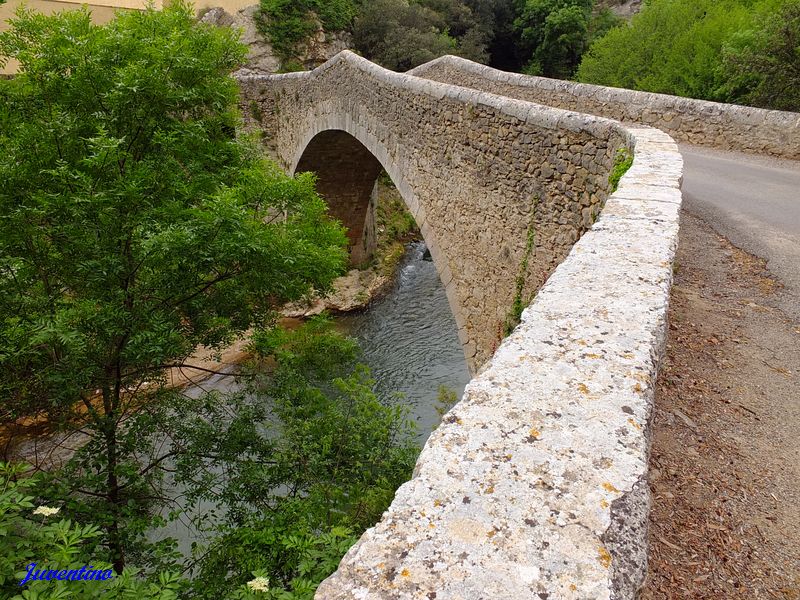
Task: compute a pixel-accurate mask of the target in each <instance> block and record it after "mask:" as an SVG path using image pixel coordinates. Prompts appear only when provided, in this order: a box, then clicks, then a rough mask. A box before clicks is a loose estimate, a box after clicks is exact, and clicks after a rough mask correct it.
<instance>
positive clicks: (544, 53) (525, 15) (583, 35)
mask: <svg viewBox="0 0 800 600" xmlns="http://www.w3.org/2000/svg"><path fill="white" fill-rule="evenodd" d="M593 4H594V2H593V0H525V2H524V3H523V4H522V7H521V9H520V12H519V16H518V17H517V20H516V21H515V25H516V27H517V29H519V31H520V39H521V41H522V45H523V49H524V50H525V51H526V53H528V52H530V54H531V59H530V62H529V63H528V65H527V66H526V67H525V72H526V73H529V74H531V75H539V74H543V75H547V76H550V77H569V76H570V75H571V74H572V71H574V69H575V67H576V66H577V64H578V62H579V60H580V57H581V55H582V54H583V52H584V50H585V49H586V46H587V44H588V39H589V22H590V20H591V13H592V6H593Z"/></svg>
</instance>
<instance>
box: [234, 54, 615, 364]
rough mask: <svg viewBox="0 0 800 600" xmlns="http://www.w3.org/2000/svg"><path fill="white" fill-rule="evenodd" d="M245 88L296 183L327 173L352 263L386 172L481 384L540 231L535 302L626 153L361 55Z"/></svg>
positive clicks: (598, 136)
mask: <svg viewBox="0 0 800 600" xmlns="http://www.w3.org/2000/svg"><path fill="white" fill-rule="evenodd" d="M239 82H240V85H241V88H242V105H243V112H244V113H245V114H246V116H247V118H248V119H249V122H250V125H251V126H255V127H258V128H259V129H261V131H263V132H264V135H265V136H267V137H266V138H265V143H266V145H267V146H268V147H269V148H270V149H271V151H272V152H273V154H274V155H275V156H276V157H277V158H278V159H279V161H280V162H281V163H282V164H283V165H284V167H285V168H286V169H287V170H288V171H289V172H294V171H295V170H296V169H298V168H300V169H302V170H314V171H316V172H317V174H318V176H319V188H320V190H322V191H323V192H324V197H325V198H326V200H327V201H328V203H329V206H330V208H331V212H332V213H333V214H334V215H335V216H336V217H338V218H340V219H341V220H342V221H343V222H344V224H345V225H346V226H347V227H348V229H349V230H350V232H351V235H352V237H351V245H352V247H353V249H354V251H356V250H358V251H360V249H361V246H362V240H361V237H362V236H363V235H365V232H368V230H369V227H367V226H366V225H365V223H366V221H365V219H366V216H368V212H367V207H368V205H369V199H370V198H369V197H370V193H371V186H370V185H369V182H368V181H366V179H365V178H366V177H367V176H371V177H372V178H375V177H376V173H377V170H376V169H375V166H376V165H377V166H378V167H380V166H382V167H383V168H385V169H386V171H387V172H388V173H389V175H390V176H391V178H392V180H393V181H394V183H395V184H396V186H397V188H398V190H399V192H400V194H401V195H402V197H403V199H404V200H405V202H406V204H407V205H408V207H409V209H410V210H411V213H412V214H413V215H414V217H415V219H416V221H417V224H418V225H419V226H420V229H421V231H422V235H423V237H424V238H425V241H426V243H427V244H428V247H429V248H430V250H431V255H432V257H433V261H434V263H435V264H436V268H437V270H438V272H439V275H440V277H441V279H442V282H443V284H444V286H445V289H446V290H447V297H448V299H449V301H450V306H451V308H452V310H453V314H454V316H455V320H456V325H457V327H458V331H459V338H460V340H461V343H462V344H463V346H464V351H465V355H466V357H467V361H468V364H469V365H470V367H471V368H472V369H473V371H474V370H475V369H476V368H477V367H478V366H480V365H481V364H482V363H484V362H485V361H486V360H487V359H488V358H489V357H490V356H491V355H492V353H493V352H494V350H495V349H496V347H497V345H498V344H499V342H500V340H501V339H502V335H503V327H504V323H505V321H506V320H507V319H508V316H509V313H510V312H511V308H512V305H513V303H514V297H515V293H516V291H515V287H516V280H517V277H518V274H519V271H520V266H521V264H522V262H523V258H524V253H525V247H526V241H527V239H528V231H529V227H533V229H534V230H535V242H536V244H535V250H534V253H533V256H532V257H531V260H530V261H529V263H528V268H527V272H526V273H525V274H524V280H525V285H524V291H523V297H524V298H525V299H527V300H529V299H530V298H531V297H532V296H533V294H534V293H535V291H536V290H537V289H538V288H539V287H540V286H541V285H542V283H544V281H545V279H546V278H547V276H548V275H549V274H550V273H551V272H552V270H553V268H555V266H556V265H557V264H558V263H560V262H561V261H562V260H563V258H564V257H565V256H566V255H567V254H568V253H569V250H570V248H571V247H572V245H573V244H574V243H575V241H576V240H578V238H579V237H580V236H581V234H582V233H583V232H584V231H586V230H587V229H588V228H589V227H590V226H591V224H592V223H593V222H594V219H595V218H596V216H597V215H598V214H599V212H600V209H601V207H602V205H603V203H604V201H605V199H606V197H607V195H608V188H609V183H608V173H609V171H610V169H611V166H612V163H613V161H614V157H615V154H616V152H617V150H618V149H619V148H622V147H627V146H628V145H629V136H627V134H626V133H625V131H624V130H623V129H621V128H620V127H619V125H618V124H616V123H615V122H612V121H609V120H607V119H603V118H599V117H592V116H587V115H581V114H578V113H573V112H569V111H563V110H559V109H552V108H543V107H539V106H534V105H531V104H529V103H527V102H523V101H519V100H514V99H511V98H503V97H500V96H495V95H491V94H486V93H483V92H479V91H475V90H466V89H462V88H457V87H454V86H450V85H445V84H442V83H436V82H432V81H426V80H423V79H419V78H416V77H411V76H408V75H402V74H397V73H393V72H391V71H387V70H385V69H382V68H381V67H378V66H377V65H374V64H372V63H370V62H369V61H367V60H365V59H363V58H360V57H358V56H356V55H354V54H352V53H350V52H343V53H341V54H339V55H338V56H337V57H336V58H334V59H332V60H331V61H329V62H328V63H326V64H325V65H323V66H322V67H320V68H318V69H316V70H314V71H311V72H304V73H291V74H285V75H273V76H252V75H246V76H240V77H239ZM337 136H338V137H337ZM325 137H327V139H326V140H325V141H324V143H322V141H321V140H323V139H324V138H325ZM331 143H335V144H336V145H337V146H338V147H341V148H346V147H347V145H348V144H349V145H350V147H351V148H352V154H353V155H356V154H364V153H366V156H365V158H364V159H363V160H361V159H360V160H359V162H360V163H361V164H362V165H363V166H362V168H360V169H357V168H355V166H354V165H352V164H351V163H352V161H351V162H347V163H346V164H345V162H346V161H345V162H337V163H334V162H333V161H332V160H331V159H330V156H329V155H328V154H329V153H328V154H326V152H325V148H326V147H328V146H330V145H331ZM364 149H366V150H364ZM369 155H371V156H372V157H374V159H375V160H374V162H373V161H372V159H370V158H369ZM378 163H379V164H378ZM298 166H299V167H298Z"/></svg>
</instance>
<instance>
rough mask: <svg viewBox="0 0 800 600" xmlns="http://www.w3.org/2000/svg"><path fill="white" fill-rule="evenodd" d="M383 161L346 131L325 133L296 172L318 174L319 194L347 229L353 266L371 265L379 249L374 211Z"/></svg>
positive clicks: (307, 151) (306, 152) (314, 144)
mask: <svg viewBox="0 0 800 600" xmlns="http://www.w3.org/2000/svg"><path fill="white" fill-rule="evenodd" d="M381 170H382V167H381V164H380V162H378V159H376V158H375V157H374V156H373V155H372V153H371V152H370V151H369V150H367V148H366V147H364V145H363V144H362V143H361V142H359V141H358V140H357V139H356V138H354V137H353V136H351V135H350V134H348V133H346V132H344V131H338V130H328V131H323V132H321V133H320V134H318V135H317V136H315V137H314V139H312V140H311V142H310V143H309V144H308V147H307V148H306V150H305V152H304V153H303V156H302V157H301V158H300V162H299V163H298V164H297V168H296V169H295V171H296V172H298V173H302V172H304V171H311V172H313V173H316V175H317V191H318V192H319V194H320V196H322V197H323V198H324V199H325V201H326V202H327V203H328V209H329V212H330V214H331V215H332V216H333V217H335V218H336V219H339V220H340V221H341V222H342V224H343V225H344V226H345V227H347V237H348V239H349V241H350V265H351V266H354V267H355V266H358V265H361V264H363V263H365V262H368V261H369V260H370V259H371V258H372V256H373V254H374V253H375V249H376V247H377V234H376V230H375V228H376V224H375V208H376V204H377V181H378V175H380V173H381Z"/></svg>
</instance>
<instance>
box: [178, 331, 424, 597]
mask: <svg viewBox="0 0 800 600" xmlns="http://www.w3.org/2000/svg"><path fill="white" fill-rule="evenodd" d="M253 349H254V351H255V352H256V354H257V356H258V357H259V361H258V364H257V365H254V367H255V369H254V371H253V373H252V375H253V377H254V379H253V380H252V381H251V384H250V385H249V387H248V389H247V393H246V394H240V395H238V396H234V397H230V398H226V399H225V401H224V402H222V401H221V398H220V397H218V396H215V395H210V396H208V397H204V398H200V399H198V400H196V401H186V400H185V401H183V402H181V403H180V404H179V405H176V406H175V407H174V408H173V411H172V412H171V418H172V420H173V422H175V423H176V424H177V425H176V431H174V433H173V443H174V444H176V445H179V446H180V447H182V448H186V449H187V451H186V452H183V453H182V454H181V456H180V457H178V458H177V462H176V465H177V468H178V471H179V475H178V480H179V482H180V483H181V484H182V485H184V486H186V489H187V493H188V495H189V496H190V497H191V498H193V499H196V500H203V501H206V502H209V501H210V502H214V503H216V504H218V505H221V506H224V507H225V520H224V522H223V523H222V524H221V525H219V526H218V529H219V533H220V537H218V538H217V539H216V541H214V542H212V543H211V545H210V547H209V548H207V549H205V550H204V552H203V558H202V560H200V562H199V563H198V565H197V568H196V577H195V579H194V582H195V590H194V595H193V597H196V598H221V597H225V594H227V593H229V592H230V591H231V590H232V589H234V588H236V587H238V586H240V585H242V584H243V583H245V582H246V581H247V579H248V578H249V577H250V574H251V573H252V572H253V571H257V570H261V571H263V572H265V573H267V574H268V577H269V579H270V581H271V582H273V584H274V585H276V586H278V587H279V588H280V589H283V590H289V591H293V593H295V594H297V596H296V597H307V595H306V591H307V592H308V594H310V593H311V591H313V589H314V588H315V587H316V585H317V584H318V583H319V582H320V581H321V580H322V578H324V577H325V576H327V575H328V574H330V573H331V572H332V571H333V570H334V569H335V567H336V565H337V564H338V561H339V559H340V558H341V556H342V555H343V554H344V552H345V551H346V550H347V548H349V546H350V545H351V544H352V542H353V541H354V539H355V538H354V536H355V537H357V536H358V535H360V534H361V532H363V531H364V530H365V529H366V528H367V527H369V526H371V525H373V524H374V523H375V522H376V521H377V520H378V519H379V518H380V515H381V514H382V512H383V511H384V510H385V509H386V508H387V507H388V505H389V503H390V502H391V500H392V498H393V497H394V492H395V490H396V488H397V487H398V486H399V485H400V484H401V483H403V482H404V481H406V480H407V479H408V478H409V477H410V475H411V471H412V469H413V465H414V462H415V460H416V456H417V453H418V448H417V447H416V445H415V444H414V441H413V440H414V427H413V422H412V421H410V420H409V419H408V418H407V408H406V407H405V406H402V405H399V404H396V403H393V402H389V401H381V400H380V399H379V398H377V397H376V395H375V393H374V392H373V391H372V388H373V385H374V382H373V381H372V380H371V379H370V378H369V372H368V370H367V369H366V367H364V366H363V365H360V364H358V362H357V358H358V348H357V346H356V344H355V342H354V341H353V340H352V339H349V338H344V337H342V336H341V335H339V334H337V333H335V332H334V331H333V330H332V329H331V326H330V323H329V322H327V321H326V320H324V319H314V320H312V321H310V322H309V323H307V324H304V325H303V326H301V327H300V328H298V329H297V330H293V331H287V330H283V329H272V330H269V331H265V332H261V333H260V334H258V335H257V336H255V338H254V343H253ZM264 364H267V365H270V372H269V373H268V374H265V370H264V368H263V365H264ZM220 465H225V467H224V469H223V470H220V469H219V466H220ZM226 574H227V575H226ZM302 590H306V591H302Z"/></svg>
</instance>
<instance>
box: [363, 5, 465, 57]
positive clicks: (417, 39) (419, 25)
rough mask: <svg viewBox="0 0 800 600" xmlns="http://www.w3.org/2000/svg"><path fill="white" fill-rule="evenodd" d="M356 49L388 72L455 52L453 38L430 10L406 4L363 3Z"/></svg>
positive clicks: (437, 16) (440, 20)
mask: <svg viewBox="0 0 800 600" xmlns="http://www.w3.org/2000/svg"><path fill="white" fill-rule="evenodd" d="M353 43H354V44H355V47H356V48H357V49H358V50H359V52H361V53H362V54H364V56H366V57H368V58H370V60H373V61H375V62H377V63H379V64H381V65H383V66H384V67H386V68H388V69H393V70H395V71H406V70H408V69H410V68H413V67H416V66H417V65H420V64H422V63H424V62H428V61H430V60H433V59H434V58H437V57H438V56H442V55H444V54H453V53H455V52H456V51H457V42H456V40H455V38H453V37H451V36H450V35H448V32H447V31H446V29H444V22H443V19H441V17H440V16H439V15H438V14H437V13H436V12H435V11H434V10H432V9H430V8H428V7H426V6H422V5H421V4H417V3H410V2H408V0H375V1H373V2H369V3H366V4H365V5H364V7H363V9H362V11H361V13H360V14H359V16H358V19H357V20H356V23H355V26H354V28H353Z"/></svg>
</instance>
